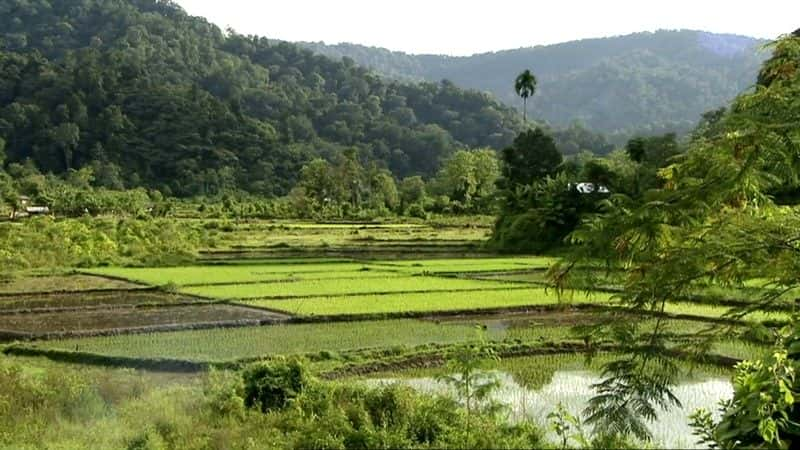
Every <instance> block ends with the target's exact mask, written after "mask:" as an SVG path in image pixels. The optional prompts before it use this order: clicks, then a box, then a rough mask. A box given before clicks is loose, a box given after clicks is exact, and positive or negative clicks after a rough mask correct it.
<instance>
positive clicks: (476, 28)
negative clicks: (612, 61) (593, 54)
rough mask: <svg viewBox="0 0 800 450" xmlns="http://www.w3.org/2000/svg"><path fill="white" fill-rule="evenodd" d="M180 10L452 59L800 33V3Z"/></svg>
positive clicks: (266, 29) (182, 0) (591, 0)
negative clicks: (660, 33)
mask: <svg viewBox="0 0 800 450" xmlns="http://www.w3.org/2000/svg"><path fill="white" fill-rule="evenodd" d="M177 1H178V3H179V4H180V5H181V6H183V7H184V9H186V10H187V11H188V12H189V13H190V14H192V15H198V16H203V17H206V18H208V19H209V21H211V22H213V23H216V24H217V25H219V26H220V27H223V28H226V27H228V26H230V27H232V28H234V29H235V30H236V31H238V32H240V33H244V34H257V35H260V36H266V37H271V38H278V39H285V40H289V41H325V42H327V43H338V42H354V43H359V44H365V45H374V46H380V47H386V48H389V49H392V50H402V51H406V52H409V53H442V54H450V55H468V54H472V53H480V52H486V51H493V50H502V49H508V48H517V47H528V46H533V45H540V44H552V43H557V42H564V41H569V40H575V39H583V38H590V37H603V36H614V35H620V34H628V33H632V32H637V31H654V30H657V29H681V28H689V29H699V30H706V31H712V32H718V33H733V34H742V35H748V36H755V37H763V38H774V37H777V36H778V35H780V34H783V33H788V32H791V31H793V30H795V29H796V28H798V27H800V20H798V18H800V1H798V0H769V1H765V2H752V1H740V0H671V1H670V0H661V1H652V0H638V1H636V0H605V1H604V0H584V1H579V0H556V1H550V0H548V1H536V0H523V1H518V0H491V1H470V0H460V1H456V0H401V1H391V2H389V1H381V0H372V1H369V0H362V1H359V0H277V1H254V0H222V1H221V0H177Z"/></svg>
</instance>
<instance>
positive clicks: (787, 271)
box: [550, 36, 800, 438]
mask: <svg viewBox="0 0 800 450" xmlns="http://www.w3.org/2000/svg"><path fill="white" fill-rule="evenodd" d="M772 45H773V47H774V57H773V58H772V59H770V60H769V61H767V62H766V63H765V66H764V68H763V69H762V78H763V79H768V80H769V83H762V84H759V85H757V86H756V87H755V88H754V89H752V90H751V91H749V92H747V93H745V94H742V95H741V96H739V97H738V98H737V99H736V100H735V101H734V102H733V104H732V106H731V108H730V110H729V111H728V113H727V114H726V115H725V116H724V117H723V118H722V119H721V123H720V125H721V126H720V131H719V132H716V133H713V134H710V135H703V136H697V137H695V139H694V140H693V141H692V142H691V143H690V144H689V146H688V150H687V151H686V152H685V153H684V154H683V155H681V156H679V157H677V159H674V160H673V162H672V164H671V165H669V166H667V167H666V168H664V169H662V170H661V171H660V173H659V175H660V177H661V179H662V181H663V187H662V188H660V189H655V190H652V191H649V192H646V193H645V194H644V195H643V197H642V199H641V200H634V199H632V198H630V197H627V196H625V195H622V194H617V195H613V196H612V197H610V198H609V199H608V200H607V201H605V203H604V205H603V212H602V213H600V214H597V215H595V216H592V217H590V218H588V219H587V220H586V221H585V222H584V223H583V225H582V226H581V227H580V228H579V229H578V230H576V231H575V232H574V233H573V234H572V235H571V236H570V240H571V242H572V243H573V244H575V248H574V250H575V252H574V254H573V255H572V257H571V258H568V259H567V260H566V261H565V262H563V263H561V264H557V265H555V266H554V267H553V268H552V269H551V272H550V276H551V277H552V279H553V280H554V281H555V282H556V283H557V284H558V286H559V287H560V288H562V289H565V288H567V287H568V286H570V285H575V283H576V282H577V281H578V279H579V278H582V277H591V279H588V280H587V279H583V280H580V284H581V285H582V286H591V285H592V284H594V283H598V282H602V280H600V279H598V278H603V277H604V275H603V274H602V273H599V275H598V272H593V273H589V274H580V273H577V271H575V270H573V268H574V267H575V266H576V265H578V264H579V263H580V262H581V261H583V260H586V259H592V258H600V259H602V260H604V261H605V263H606V266H607V267H608V269H609V272H610V271H611V270H620V269H621V270H624V273H625V274H626V275H625V277H624V281H623V285H624V292H623V293H621V294H620V295H619V297H618V301H619V302H620V303H621V304H622V305H623V306H625V307H627V308H629V309H631V310H634V311H661V310H663V309H664V308H665V305H666V303H667V302H668V301H669V300H670V299H674V298H676V297H679V296H682V295H685V294H686V293H688V292H689V291H690V290H691V289H693V288H695V287H696V286H698V285H701V284H704V285H705V284H709V283H713V284H717V285H721V286H723V287H736V286H741V285H743V284H744V282H745V281H746V280H749V279H754V278H758V279H762V280H764V281H765V283H767V285H768V286H769V288H768V289H765V290H764V293H763V294H762V295H761V296H760V297H757V298H753V299H752V302H751V303H750V304H747V305H744V306H742V307H737V308H733V309H732V310H731V311H730V312H729V313H728V314H729V315H730V316H734V317H741V316H742V315H744V314H747V313H749V312H752V311H754V310H759V309H763V308H765V307H767V306H769V305H770V304H771V303H773V302H775V301H776V299H778V297H780V296H781V295H785V294H786V292H791V291H793V290H796V289H798V288H800V282H799V281H798V279H797V276H796V274H797V273H798V269H800V216H798V214H797V212H796V210H795V209H793V208H791V207H787V206H779V205H776V204H775V202H774V201H773V200H772V197H771V194H772V193H773V192H775V191H778V190H781V189H787V188H790V189H792V188H794V189H796V187H797V185H798V180H799V179H800V177H799V176H800V126H798V123H800V69H799V67H800V64H798V62H800V39H798V38H795V37H791V36H787V37H785V38H782V39H780V40H779V41H777V42H775V43H773V44H772ZM608 327H610V328H611V329H612V330H613V333H611V334H613V335H614V336H615V337H616V339H617V340H618V341H620V342H622V343H628V344H630V343H632V342H640V343H642V344H640V345H636V346H634V345H629V347H628V349H627V350H628V352H627V355H626V356H624V357H623V358H620V359H618V360H617V361H614V362H612V363H609V364H607V365H606V366H605V370H604V375H605V376H606V379H605V381H603V382H602V383H600V384H598V385H597V386H596V388H597V390H598V396H597V397H595V399H594V400H593V401H592V402H591V404H590V405H589V408H588V410H587V413H588V417H589V422H591V423H593V424H594V425H595V426H597V427H598V429H599V430H600V431H601V432H609V433H620V434H633V435H636V436H639V437H643V438H646V437H647V433H646V430H644V429H643V428H642V427H641V426H640V425H641V419H642V418H644V419H647V418H651V417H652V411H653V406H666V405H669V404H671V403H676V401H675V398H674V397H673V396H672V395H671V393H670V386H671V385H672V384H673V383H674V377H673V376H672V375H673V373H674V370H673V367H672V364H671V363H670V362H669V361H668V360H666V359H664V357H663V356H662V355H663V354H664V347H663V344H662V339H661V332H662V330H661V327H658V326H657V327H655V328H654V329H651V330H646V331H644V332H642V331H640V330H639V329H638V328H637V326H636V324H635V323H631V322H625V321H614V322H612V323H611V324H610V325H608ZM717 331H719V332H724V331H725V330H717ZM594 332H595V333H599V331H597V330H595V331H594ZM717 335H718V333H711V334H699V335H698V336H697V337H696V339H694V340H692V341H691V342H688V343H687V349H688V350H691V351H693V352H697V353H702V352H703V351H704V350H705V349H707V348H708V347H709V345H710V344H709V342H710V339H711V338H713V337H714V336H717Z"/></svg>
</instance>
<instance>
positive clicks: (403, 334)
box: [38, 320, 476, 361]
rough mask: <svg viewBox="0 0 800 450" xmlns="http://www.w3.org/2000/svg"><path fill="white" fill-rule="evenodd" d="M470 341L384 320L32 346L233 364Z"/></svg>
mask: <svg viewBox="0 0 800 450" xmlns="http://www.w3.org/2000/svg"><path fill="white" fill-rule="evenodd" d="M475 337H476V333H475V329H474V327H472V326H468V325H439V324H436V323H434V322H428V321H420V320H388V321H371V322H352V323H348V322H341V323H327V324H301V325H273V326H265V327H248V328H234V329H210V330H192V331H180V332H167V333H153V334H139V335H124V336H111V337H97V338H87V339H67V340H60V341H50V342H44V343H41V344H38V345H39V346H41V347H44V348H55V349H62V350H75V349H76V348H77V349H78V350H79V351H84V352H92V353H98V354H103V355H110V356H127V357H140V358H177V359H188V360H193V361H233V360H238V359H243V358H253V357H260V356H268V355H275V354H293V353H305V352H319V351H330V352H338V351H344V350H355V349H364V348H381V347H395V346H416V345H422V344H430V343H450V342H458V341H464V340H469V339H474V338H475Z"/></svg>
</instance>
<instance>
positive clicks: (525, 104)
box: [522, 97, 528, 123]
mask: <svg viewBox="0 0 800 450" xmlns="http://www.w3.org/2000/svg"><path fill="white" fill-rule="evenodd" d="M522 120H523V121H524V122H525V123H528V98H527V97H522Z"/></svg>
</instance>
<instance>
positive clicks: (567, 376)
mask: <svg viewBox="0 0 800 450" xmlns="http://www.w3.org/2000/svg"><path fill="white" fill-rule="evenodd" d="M497 376H498V379H499V381H500V382H501V387H500V389H498V390H497V391H496V392H495V393H494V394H493V399H494V400H496V401H498V402H500V403H502V404H504V405H506V406H507V407H508V409H509V412H510V413H511V415H512V417H514V418H517V419H519V418H522V417H528V418H530V419H532V420H534V421H536V422H538V423H540V424H541V425H542V426H545V427H546V425H547V424H546V423H545V422H546V419H545V418H546V417H547V415H548V414H549V413H550V412H552V411H554V410H555V409H556V407H557V405H558V404H559V403H561V404H563V405H564V406H565V407H566V408H567V410H568V411H570V412H571V413H572V414H578V413H580V412H581V411H582V410H583V409H584V407H585V406H586V403H587V401H588V400H589V399H590V398H591V397H592V396H593V395H594V391H593V390H592V387H591V386H592V384H594V383H596V382H598V381H600V378H599V376H598V375H597V374H596V373H593V372H590V371H586V370H559V371H556V372H555V373H554V374H553V376H552V378H551V380H550V381H549V383H546V384H544V385H543V386H541V387H539V388H533V389H530V388H527V387H525V386H522V385H520V384H519V383H517V381H515V379H514V377H512V376H511V375H510V374H509V373H507V372H497ZM366 382H367V383H369V384H371V385H385V384H392V383H398V382H400V383H404V384H407V385H409V386H411V387H413V388H415V389H417V390H419V391H422V392H428V393H446V394H450V395H452V394H453V392H452V389H451V388H450V387H449V386H447V385H445V384H443V383H441V382H439V381H436V380H435V379H434V378H432V377H420V378H405V379H403V378H381V379H372V380H367V381H366ZM673 392H674V394H675V395H676V396H677V397H678V399H680V401H681V404H682V408H680V409H678V408H672V409H670V410H669V411H662V412H661V413H660V414H659V417H658V420H656V421H654V422H651V423H649V424H648V428H649V429H650V431H651V432H652V434H653V437H654V439H655V442H654V443H655V445H656V446H658V447H665V448H698V445H697V443H696V441H697V439H696V437H695V436H693V435H692V430H691V428H690V427H689V425H688V422H689V419H688V416H689V414H691V413H692V412H693V411H695V410H696V409H698V408H706V409H709V410H712V411H716V409H717V405H718V403H719V401H720V400H723V399H727V398H730V397H731V396H732V395H733V389H732V386H731V383H730V381H728V379H727V378H722V377H705V378H700V379H695V380H691V381H685V382H682V383H681V384H679V385H678V386H677V387H675V388H674V389H673ZM551 438H552V439H555V436H551Z"/></svg>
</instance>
